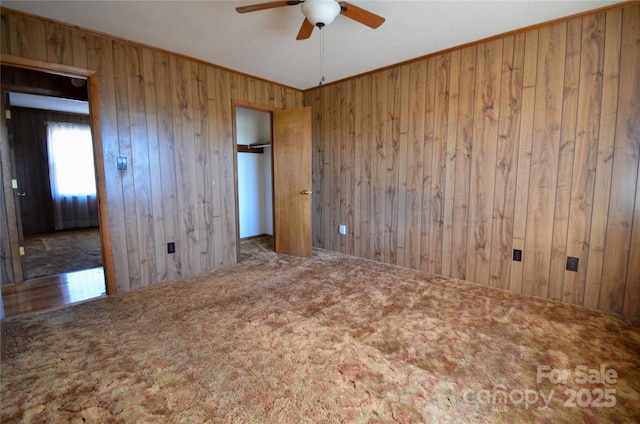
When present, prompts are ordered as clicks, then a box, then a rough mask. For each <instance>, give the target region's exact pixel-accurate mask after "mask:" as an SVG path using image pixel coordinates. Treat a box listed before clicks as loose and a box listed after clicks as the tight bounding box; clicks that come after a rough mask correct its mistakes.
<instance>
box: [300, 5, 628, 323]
mask: <svg viewBox="0 0 640 424" xmlns="http://www.w3.org/2000/svg"><path fill="white" fill-rule="evenodd" d="M639 64H640V5H639V4H637V3H635V4H632V5H627V6H626V7H624V8H617V9H610V10H607V11H603V12H600V13H594V14H591V15H586V16H583V17H580V18H574V19H571V20H568V21H566V22H559V23H554V24H552V25H547V26H543V27H539V28H537V29H533V30H529V31H527V32H522V33H516V34H512V35H508V36H505V37H502V38H496V39H492V40H489V41H486V42H482V43H479V44H476V45H472V46H466V47H463V48H460V49H455V50H452V51H449V52H446V53H443V54H439V55H435V56H432V57H428V58H424V59H422V60H416V61H413V62H411V63H406V64H402V65H401V66H397V67H392V68H389V69H385V70H382V71H379V72H375V73H372V74H367V75H362V76H359V77H356V78H353V79H349V80H346V81H341V82H337V83H335V84H330V85H325V86H323V87H320V88H315V89H312V90H309V91H307V92H305V104H306V105H307V106H312V108H313V110H314V151H313V161H314V166H313V170H314V187H313V191H314V213H313V231H314V244H315V245H316V246H318V247H322V248H326V249H331V250H335V251H340V252H345V253H349V254H354V255H357V256H361V257H365V258H370V259H375V260H379V261H383V262H388V263H393V264H398V265H402V266H407V267H411V268H415V269H422V270H425V271H429V272H432V273H435V274H441V275H446V276H450V277H453V278H458V279H461V280H468V281H472V282H475V283H480V284H484V285H487V286H491V287H497V288H501V289H507V290H511V291H513V292H517V293H526V294H529V295H534V296H539V297H543V298H548V299H553V300H560V301H564V302H569V303H574V304H578V305H584V306H586V307H589V308H598V309H601V310H604V311H610V312H615V313H624V314H625V315H627V316H630V317H636V318H637V317H640V185H639V184H638V172H639V165H640V161H639V157H640V65H639ZM339 224H346V225H347V228H348V234H347V236H340V235H339V233H338V226H339ZM513 249H521V250H522V261H521V262H515V261H513V260H512V251H513ZM567 256H573V257H577V258H579V266H578V272H571V271H565V266H566V260H567Z"/></svg>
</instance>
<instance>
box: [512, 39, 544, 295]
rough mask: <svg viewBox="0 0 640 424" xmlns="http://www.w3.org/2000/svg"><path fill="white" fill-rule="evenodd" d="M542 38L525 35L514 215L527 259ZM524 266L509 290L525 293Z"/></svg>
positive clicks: (516, 244) (518, 266) (516, 242)
mask: <svg viewBox="0 0 640 424" xmlns="http://www.w3.org/2000/svg"><path fill="white" fill-rule="evenodd" d="M538 36H539V31H538V30H534V31H530V32H528V33H527V34H526V35H525V37H526V38H525V57H524V68H523V75H522V78H523V80H522V81H523V82H522V121H521V125H520V135H519V141H518V144H519V146H518V170H517V177H516V187H515V191H516V192H515V208H514V214H513V248H514V249H519V250H521V251H522V255H523V259H524V258H526V257H527V256H528V254H529V253H528V252H526V251H524V247H525V241H526V231H527V215H528V214H527V210H528V207H529V181H530V174H531V149H532V144H533V118H534V105H535V94H536V71H537V69H538V55H537V51H538V38H539V37H538ZM523 265H524V264H523V262H522V261H519V262H513V263H512V264H511V279H510V281H509V289H510V290H511V291H513V292H516V293H521V292H522V282H523V279H524V266H523Z"/></svg>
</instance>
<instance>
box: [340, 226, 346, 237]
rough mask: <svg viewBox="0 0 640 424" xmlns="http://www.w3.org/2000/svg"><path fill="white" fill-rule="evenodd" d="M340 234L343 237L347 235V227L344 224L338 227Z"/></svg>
mask: <svg viewBox="0 0 640 424" xmlns="http://www.w3.org/2000/svg"><path fill="white" fill-rule="evenodd" d="M340 234H342V235H343V236H344V235H347V226H346V225H344V224H342V225H340Z"/></svg>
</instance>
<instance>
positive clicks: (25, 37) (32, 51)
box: [9, 15, 47, 61]
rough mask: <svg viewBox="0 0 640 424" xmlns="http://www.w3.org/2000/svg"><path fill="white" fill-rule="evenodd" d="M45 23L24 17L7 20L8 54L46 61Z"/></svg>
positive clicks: (15, 16) (14, 16) (13, 16)
mask: <svg viewBox="0 0 640 424" xmlns="http://www.w3.org/2000/svg"><path fill="white" fill-rule="evenodd" d="M45 25H46V24H45V22H44V21H41V20H39V19H34V18H30V17H27V16H24V15H12V16H11V17H10V19H9V27H10V31H11V36H10V37H9V42H10V43H11V51H10V54H12V55H14V56H21V57H27V58H30V59H38V60H45V61H46V60H47V42H46V28H45Z"/></svg>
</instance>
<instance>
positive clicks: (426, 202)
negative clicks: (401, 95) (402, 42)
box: [419, 57, 437, 271]
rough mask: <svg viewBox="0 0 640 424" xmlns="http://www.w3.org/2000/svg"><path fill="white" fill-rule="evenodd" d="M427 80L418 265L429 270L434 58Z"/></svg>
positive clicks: (431, 59) (434, 94)
mask: <svg viewBox="0 0 640 424" xmlns="http://www.w3.org/2000/svg"><path fill="white" fill-rule="evenodd" d="M426 62H427V64H426V65H427V67H426V69H427V80H426V87H425V93H424V94H425V97H424V100H423V101H424V104H425V106H424V113H425V117H424V135H423V143H424V147H423V149H422V181H421V186H422V195H421V196H420V197H421V199H422V204H421V206H420V211H421V213H420V218H421V221H420V259H419V260H420V267H419V269H421V270H423V271H428V270H429V258H430V253H431V252H429V247H430V243H429V241H430V240H431V203H432V202H431V189H432V183H431V181H432V178H433V150H434V138H435V135H434V119H435V104H436V83H435V80H436V67H437V63H436V58H435V57H430V58H429V59H427V61H426Z"/></svg>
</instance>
